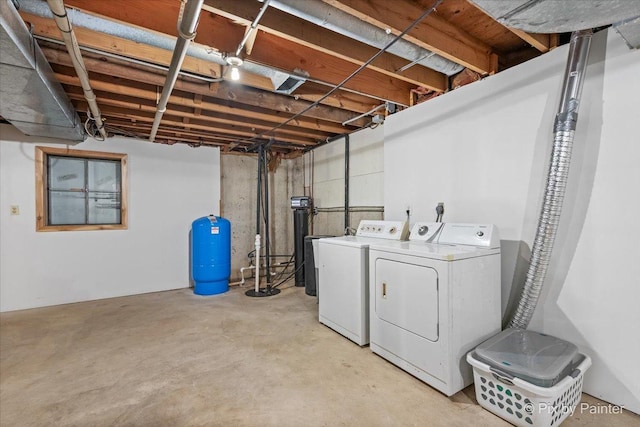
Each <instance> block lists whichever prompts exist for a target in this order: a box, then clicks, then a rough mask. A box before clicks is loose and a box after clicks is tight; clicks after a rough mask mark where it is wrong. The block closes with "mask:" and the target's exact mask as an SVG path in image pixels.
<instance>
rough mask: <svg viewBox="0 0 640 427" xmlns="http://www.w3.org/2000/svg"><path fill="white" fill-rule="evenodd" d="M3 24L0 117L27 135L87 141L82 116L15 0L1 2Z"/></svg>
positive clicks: (1, 30) (0, 21)
mask: <svg viewBox="0 0 640 427" xmlns="http://www.w3.org/2000/svg"><path fill="white" fill-rule="evenodd" d="M45 6H46V3H45ZM0 24H1V25H0V50H1V51H2V55H0V115H1V116H2V117H4V118H5V119H6V120H7V121H9V122H10V123H11V124H13V125H14V126H15V127H16V128H18V129H19V130H20V131H21V132H22V133H24V134H26V135H33V136H46V137H52V138H60V139H65V140H69V141H76V142H80V141H83V140H84V139H85V133H84V129H83V127H82V122H81V121H80V117H79V116H78V114H77V113H76V112H75V109H74V108H73V105H71V102H70V101H69V98H67V95H66V94H65V92H64V90H63V88H62V85H61V84H60V83H59V82H58V81H57V80H56V78H55V76H54V73H53V70H52V69H51V67H50V66H49V63H48V62H47V60H46V58H45V57H44V54H43V53H42V51H41V50H40V48H39V47H38V45H37V44H36V42H35V41H34V40H33V37H32V36H31V33H30V32H29V30H28V28H27V27H26V25H25V24H24V22H23V21H22V19H21V18H20V15H18V12H17V11H16V9H15V7H14V6H13V4H12V2H11V0H0Z"/></svg>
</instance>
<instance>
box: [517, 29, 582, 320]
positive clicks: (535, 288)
mask: <svg viewBox="0 0 640 427" xmlns="http://www.w3.org/2000/svg"><path fill="white" fill-rule="evenodd" d="M592 34H593V32H592V31H591V30H583V31H577V32H574V33H573V34H572V35H571V44H570V46H569V58H568V60H567V68H566V70H565V74H564V83H563V89H562V98H561V100H560V107H559V111H558V114H557V115H556V120H555V124H554V129H553V132H554V139H553V150H552V152H551V163H550V165H549V172H548V175H547V186H546V189H545V193H544V202H543V205H542V211H541V212H540V218H539V219H538V228H537V231H536V236H535V240H534V242H533V249H532V250H531V264H530V265H529V270H528V271H527V277H526V280H525V284H524V288H523V290H522V295H521V296H520V300H519V301H518V306H517V308H516V311H515V313H514V314H513V317H512V318H511V320H509V323H508V327H510V328H521V329H526V328H527V326H528V325H529V322H530V321H531V317H532V316H533V312H534V310H535V308H536V305H537V303H538V298H539V297H540V291H541V290H542V285H543V283H544V279H545V276H546V274H547V267H548V266H549V261H550V259H551V252H552V250H553V243H554V241H555V238H556V231H557V229H558V223H559V221H560V213H561V211H562V202H563V201H564V193H565V188H566V186H567V178H568V176H569V163H570V161H571V149H572V146H573V136H574V133H575V130H576V122H577V120H578V108H579V106H580V95H581V93H582V84H583V83H584V75H585V73H586V70H587V59H588V57H589V46H590V44H591V35H592Z"/></svg>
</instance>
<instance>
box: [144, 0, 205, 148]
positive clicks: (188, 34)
mask: <svg viewBox="0 0 640 427" xmlns="http://www.w3.org/2000/svg"><path fill="white" fill-rule="evenodd" d="M202 3H204V0H187V3H186V5H185V6H184V13H183V14H182V18H181V19H180V21H179V22H178V39H177V40H176V47H175V48H174V50H173V55H172V56H171V63H170V64H169V72H168V73H167V80H166V81H165V84H164V87H163V88H162V95H161V96H160V100H159V101H158V107H157V110H156V116H155V119H154V121H153V126H152V127H151V134H150V135H149V141H151V142H153V141H155V139H156V134H157V133H158V128H159V127H160V120H162V116H163V115H164V112H165V111H166V110H167V103H168V102H169V96H171V92H172V91H173V87H174V86H175V84H176V80H177V79H178V73H179V72H180V68H181V67H182V62H183V61H184V57H185V55H186V54H187V48H188V47H189V43H191V41H193V39H195V38H196V28H197V27H198V19H199V17H200V10H201V9H202Z"/></svg>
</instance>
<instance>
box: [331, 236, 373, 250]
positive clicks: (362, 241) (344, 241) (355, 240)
mask: <svg viewBox="0 0 640 427" xmlns="http://www.w3.org/2000/svg"><path fill="white" fill-rule="evenodd" d="M379 240H380V239H374V238H371V237H360V236H339V237H328V238H324V239H320V240H319V242H320V243H326V244H330V245H340V246H351V247H354V248H368V247H369V245H370V244H371V243H372V242H374V243H375V242H376V241H379Z"/></svg>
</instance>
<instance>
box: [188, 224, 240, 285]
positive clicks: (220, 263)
mask: <svg viewBox="0 0 640 427" xmlns="http://www.w3.org/2000/svg"><path fill="white" fill-rule="evenodd" d="M191 275H192V278H193V282H194V288H193V291H194V292H195V293H196V294H198V295H216V294H221V293H223V292H227V291H228V290H229V277H230V276H231V223H230V222H229V220H227V219H224V218H222V217H219V216H215V215H209V216H205V217H202V218H198V219H196V220H195V221H193V224H191Z"/></svg>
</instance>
